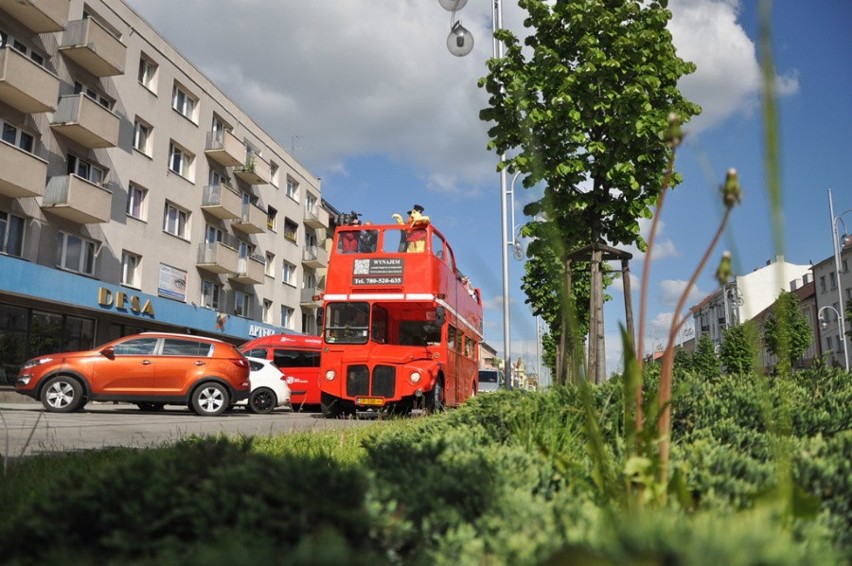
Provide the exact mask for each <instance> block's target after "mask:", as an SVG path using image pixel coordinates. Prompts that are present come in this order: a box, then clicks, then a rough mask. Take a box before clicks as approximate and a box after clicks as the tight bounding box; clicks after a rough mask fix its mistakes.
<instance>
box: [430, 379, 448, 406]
mask: <svg viewBox="0 0 852 566" xmlns="http://www.w3.org/2000/svg"><path fill="white" fill-rule="evenodd" d="M426 410H427V411H428V412H430V413H437V412H438V411H443V410H444V382H443V381H442V380H440V379H439V380H437V381H436V382H435V387H433V388H432V391H430V392H429V393H428V394H427V395H426Z"/></svg>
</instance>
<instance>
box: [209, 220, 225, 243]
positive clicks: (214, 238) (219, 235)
mask: <svg viewBox="0 0 852 566" xmlns="http://www.w3.org/2000/svg"><path fill="white" fill-rule="evenodd" d="M224 237H225V233H224V232H222V230H220V229H219V228H217V227H215V226H212V225H210V224H208V225H207V231H206V232H205V234H204V242H205V243H207V244H215V243H216V242H221V241H222V240H223V239H224Z"/></svg>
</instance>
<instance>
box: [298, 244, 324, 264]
mask: <svg viewBox="0 0 852 566" xmlns="http://www.w3.org/2000/svg"><path fill="white" fill-rule="evenodd" d="M302 263H303V264H304V265H305V266H307V267H311V268H313V269H317V268H319V267H325V266H327V265H328V252H327V251H325V250H324V249H323V248H321V247H319V246H305V248H304V249H303V250H302Z"/></svg>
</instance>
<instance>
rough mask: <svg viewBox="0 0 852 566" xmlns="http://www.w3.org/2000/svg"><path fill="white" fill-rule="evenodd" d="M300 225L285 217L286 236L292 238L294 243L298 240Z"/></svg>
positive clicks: (288, 238)
mask: <svg viewBox="0 0 852 566" xmlns="http://www.w3.org/2000/svg"><path fill="white" fill-rule="evenodd" d="M298 233H299V225H298V224H296V223H295V222H293V221H292V220H290V219H289V218H285V219H284V238H286V239H287V240H290V241H291V242H293V243H294V244H295V243H296V242H297V241H298Z"/></svg>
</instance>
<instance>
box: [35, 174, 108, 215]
mask: <svg viewBox="0 0 852 566" xmlns="http://www.w3.org/2000/svg"><path fill="white" fill-rule="evenodd" d="M41 208H42V210H44V211H45V212H51V213H53V214H56V215H57V216H61V217H63V218H67V219H68V220H71V221H72V222H76V223H78V224H96V223H100V222H109V217H110V210H111V209H112V192H111V191H110V190H109V189H106V188H104V187H102V186H100V185H96V184H94V183H91V182H89V181H87V180H86V179H83V178H82V177H78V176H77V175H60V176H56V177H51V179H50V180H49V181H48V183H47V189H46V190H45V192H44V198H43V199H42V203H41Z"/></svg>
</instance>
